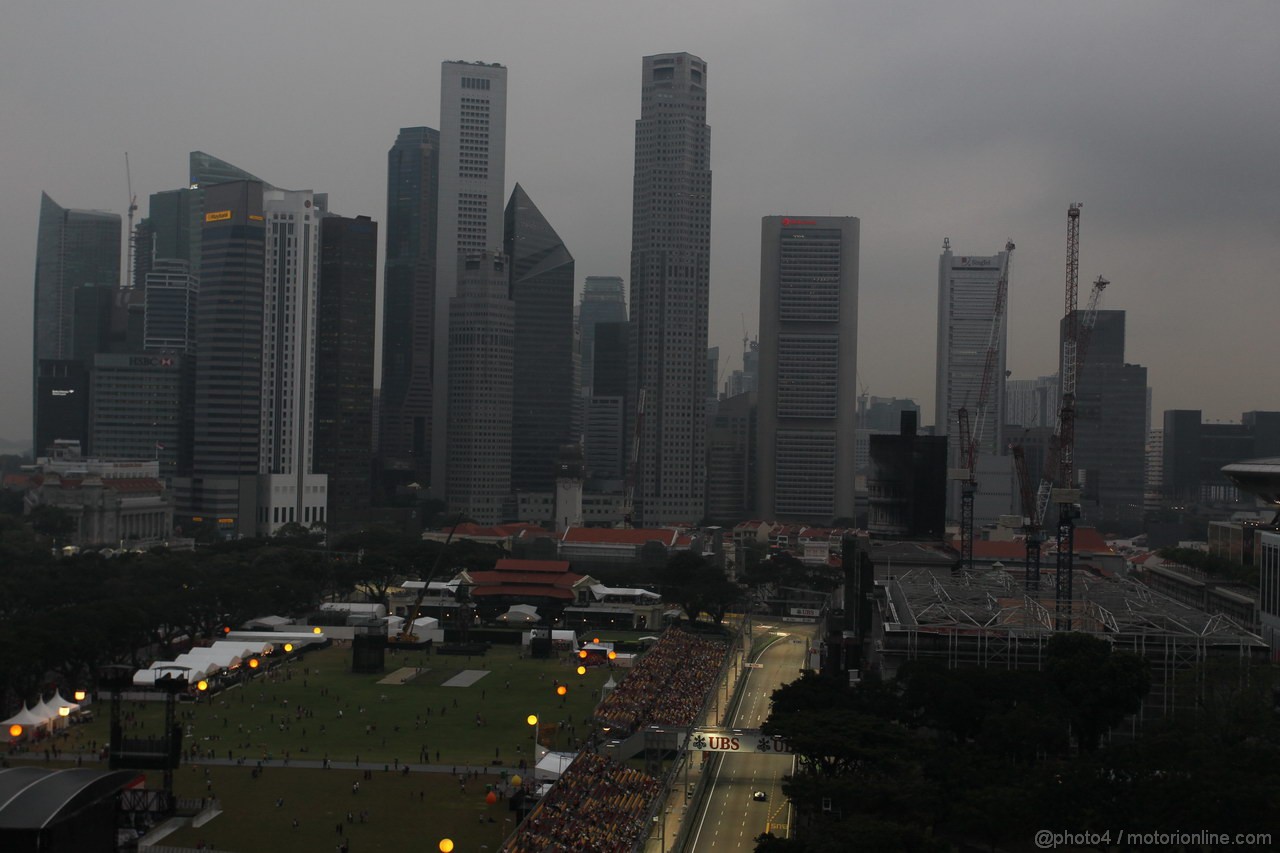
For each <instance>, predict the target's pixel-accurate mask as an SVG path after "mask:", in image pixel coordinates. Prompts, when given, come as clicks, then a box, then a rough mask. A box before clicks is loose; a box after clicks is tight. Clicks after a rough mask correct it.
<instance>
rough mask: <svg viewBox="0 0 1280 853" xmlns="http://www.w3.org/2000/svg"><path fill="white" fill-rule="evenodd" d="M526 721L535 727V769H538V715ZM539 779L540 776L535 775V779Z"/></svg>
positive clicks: (530, 716) (528, 717)
mask: <svg viewBox="0 0 1280 853" xmlns="http://www.w3.org/2000/svg"><path fill="white" fill-rule="evenodd" d="M524 721H525V722H526V723H528V724H529V725H530V726H532V727H533V768H531V769H536V767H537V764H538V715H537V714H530V715H529V716H527V717H525V718H524ZM537 778H538V774H537V773H536V772H535V773H534V779H537Z"/></svg>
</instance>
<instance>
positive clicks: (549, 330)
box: [504, 184, 575, 492]
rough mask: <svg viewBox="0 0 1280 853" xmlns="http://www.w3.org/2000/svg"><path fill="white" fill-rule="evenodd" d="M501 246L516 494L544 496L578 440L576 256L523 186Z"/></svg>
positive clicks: (513, 201)
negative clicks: (510, 342) (567, 447)
mask: <svg viewBox="0 0 1280 853" xmlns="http://www.w3.org/2000/svg"><path fill="white" fill-rule="evenodd" d="M504 245H505V248H506V253H507V257H508V258H509V259H510V269H511V299H512V301H514V302H515V309H516V340H515V385H514V389H515V390H514V399H513V413H512V425H511V488H512V490H513V491H517V492H545V491H550V490H551V489H552V488H554V487H555V476H556V459H557V458H558V456H557V454H559V452H560V446H561V445H564V444H571V443H573V442H574V440H575V438H574V436H573V432H572V419H571V418H570V412H571V411H572V408H573V397H574V376H573V256H572V255H570V254H569V250H568V249H566V248H565V245H564V241H562V240H561V239H560V236H559V235H558V234H556V232H555V229H553V228H552V227H551V225H550V224H549V223H548V222H547V220H546V219H545V218H544V217H543V215H542V212H541V211H539V210H538V208H537V207H536V206H535V205H534V203H533V202H532V201H530V200H529V196H528V194H527V193H526V192H525V191H524V189H523V188H522V187H521V186H520V185H519V184H516V188H515V190H514V191H513V192H512V193H511V200H510V201H509V202H508V203H507V212H506V228H505V240H504Z"/></svg>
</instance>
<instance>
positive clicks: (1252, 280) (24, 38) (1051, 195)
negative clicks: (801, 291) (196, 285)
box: [0, 0, 1280, 437]
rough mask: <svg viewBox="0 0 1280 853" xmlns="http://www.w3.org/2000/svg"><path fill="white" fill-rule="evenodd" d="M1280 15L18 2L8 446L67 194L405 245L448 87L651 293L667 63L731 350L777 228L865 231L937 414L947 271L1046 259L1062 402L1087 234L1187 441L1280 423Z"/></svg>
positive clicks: (715, 316) (864, 371)
mask: <svg viewBox="0 0 1280 853" xmlns="http://www.w3.org/2000/svg"><path fill="white" fill-rule="evenodd" d="M1277 43H1280V6H1277V5H1276V4H1275V3H1273V2H1266V0H1261V2H1253V3H1232V4H1228V5H1226V6H1215V7H1213V8H1212V10H1211V9H1210V7H1209V6H1207V5H1206V4H1204V3H1197V2H1134V3H1124V4H1115V3H1076V4H1071V5H1058V4H1054V5H1052V6H1050V4H1028V3H1024V2H1007V3H997V2H969V3H963V4H957V3H941V2H936V3H912V4H882V3H865V4H863V3H850V2H841V0H831V2H794V3H778V2H772V3H764V2H742V0H734V1H733V2H730V0H720V2H701V3H694V4H689V3H677V2H653V3H646V4H642V5H636V4H612V3H591V2H574V0H540V2H536V3H530V2H505V3H496V2H493V3H472V4H466V5H465V6H462V7H461V8H454V7H453V6H449V5H442V4H422V3H413V2H379V3H373V4H367V5H366V6H365V7H363V8H361V9H355V8H352V7H351V6H350V5H349V4H337V3H311V2H306V3H304V2H297V1H296V0H295V2H276V3H261V2H253V3H250V2H240V0H226V2H220V3H218V4H216V5H209V4H163V5H162V4H154V3H145V2H114V3H111V4H99V3H91V2H87V1H86V0H81V2H68V3H61V4H49V3H42V2H36V0H18V1H17V2H11V3H8V4H6V10H5V15H4V27H3V30H2V31H0V116H3V136H2V137H0V199H2V200H3V203H2V204H0V258H3V259H4V263H3V266H2V267H0V318H2V319H0V324H3V326H2V328H3V331H4V334H3V335H2V336H0V354H2V355H3V357H4V359H5V361H6V362H7V363H8V364H10V365H14V366H16V369H13V370H10V371H7V372H6V374H5V376H4V378H2V379H0V399H3V400H5V401H6V402H7V403H8V404H9V405H7V406H6V407H5V408H4V411H3V414H0V436H12V437H22V436H25V435H26V434H27V432H28V431H29V423H28V420H29V416H28V411H29V410H28V400H29V394H30V389H29V370H28V365H29V359H30V327H31V281H32V274H33V268H34V251H35V233H36V214H37V210H38V204H39V197H40V192H41V190H46V191H48V192H49V193H50V194H51V195H52V196H53V197H54V198H55V199H57V200H58V201H59V202H60V203H63V204H65V205H69V206H76V207H98V208H107V209H112V210H116V211H118V212H121V213H123V211H124V207H125V204H126V202H127V197H126V192H125V180H124V163H123V152H124V151H126V150H127V151H129V152H130V159H131V162H132V164H133V174H134V191H135V192H136V193H137V194H138V195H139V197H140V198H141V199H142V205H143V211H142V212H143V213H145V208H146V204H145V200H146V196H147V195H148V194H149V193H151V192H155V191H158V190H162V189H169V188H172V187H176V186H179V185H180V184H181V183H182V181H183V180H184V178H185V164H186V152H187V151H189V150H192V149H201V150H205V151H209V152H211V153H213V154H216V155H217V156H219V157H222V158H224V159H227V160H230V161H231V162H233V163H236V164H238V165H241V166H243V167H244V168H247V169H249V170H251V171H253V172H255V173H257V174H260V175H263V176H264V177H266V178H267V179H269V180H271V181H272V182H274V183H277V184H279V185H282V186H289V187H299V188H301V187H311V188H314V189H317V190H322V191H327V192H329V193H330V197H331V201H332V205H333V207H334V209H335V210H337V211H339V212H342V213H345V214H348V215H354V214H358V213H365V214H370V215H372V216H374V217H375V218H377V219H380V220H381V219H382V218H383V215H384V208H385V198H384V193H385V168H386V167H385V155H386V150H387V148H388V147H389V146H390V145H391V142H392V141H393V140H394V138H395V134H396V130H397V129H398V128H399V127H401V126H406V125H413V124H435V122H436V115H437V109H438V107H437V100H438V91H439V64H440V61H441V60H444V59H484V60H488V61H500V62H502V63H504V64H506V65H508V66H509V67H510V69H511V72H510V74H511V84H510V105H509V115H508V125H509V138H508V155H507V156H508V162H507V177H508V181H509V183H514V182H515V181H517V180H518V181H520V182H521V183H522V184H523V185H524V186H525V187H526V188H527V189H528V191H529V192H530V194H531V196H533V197H534V198H535V199H537V203H538V205H539V207H540V208H541V209H542V210H543V212H544V213H545V214H546V215H547V217H548V218H549V219H550V220H551V222H552V223H553V225H554V226H555V228H556V229H557V231H559V233H560V234H561V236H562V237H564V239H565V240H566V242H567V243H568V245H569V247H570V250H571V251H572V252H573V253H574V255H575V257H576V258H577V259H578V270H579V273H580V274H581V275H588V274H613V273H616V274H621V275H626V274H627V272H628V267H629V260H628V258H629V252H630V245H629V241H630V205H631V166H632V163H631V157H632V145H633V139H632V137H633V133H634V122H635V119H636V117H637V115H638V111H639V81H638V76H639V68H640V57H641V56H642V55H643V54H645V53H653V52H659V51H668V50H689V51H691V52H694V53H697V54H699V55H701V56H702V57H703V58H704V59H706V60H707V61H708V63H709V87H710V91H709V122H710V124H711V127H712V169H713V171H714V201H713V220H712V306H711V307H712V326H711V328H712V340H711V343H712V344H719V345H720V346H721V352H722V363H724V362H726V361H727V363H726V364H725V367H726V368H729V369H731V368H732V367H733V366H734V361H735V360H736V356H729V354H730V353H736V352H737V351H738V349H739V347H740V339H741V336H742V331H741V329H742V323H743V319H744V318H745V322H746V324H747V326H748V328H749V329H750V330H751V331H752V333H754V329H755V325H756V315H757V313H758V280H759V270H758V264H759V220H760V217H761V216H764V215H767V214H771V213H822V214H827V213H831V214H847V215H855V216H860V217H861V218H862V265H861V300H860V315H861V331H860V342H859V373H860V374H861V377H862V381H863V382H864V383H866V384H867V385H868V386H869V387H870V389H871V391H872V393H876V394H884V395H898V396H914V397H916V398H917V399H919V400H920V401H921V402H922V403H923V404H925V408H926V419H927V418H929V417H931V412H929V411H928V410H929V408H930V402H931V400H932V394H933V387H932V385H933V358H934V325H935V322H936V321H935V315H934V312H935V307H934V301H935V286H936V280H935V279H936V258H937V252H938V249H939V248H940V245H941V241H942V238H943V237H944V236H949V237H951V239H952V241H953V243H954V244H955V245H956V246H957V247H959V248H962V250H963V251H966V252H973V253H978V252H982V253H986V252H993V251H995V250H996V249H997V248H999V247H1000V246H1001V245H1003V243H1004V241H1005V239H1007V238H1012V239H1014V240H1015V241H1016V242H1017V243H1018V253H1017V259H1016V261H1015V270H1014V281H1013V283H1012V286H1011V293H1010V319H1011V326H1010V346H1011V357H1010V361H1009V363H1010V367H1011V369H1012V370H1013V371H1014V373H1015V375H1017V376H1034V375H1037V374H1041V373H1048V372H1051V371H1052V370H1053V367H1054V363H1055V347H1056V330H1057V317H1058V313H1059V312H1060V310H1061V301H1062V296H1061V291H1062V265H1063V253H1064V233H1065V211H1066V206H1067V203H1068V202H1070V201H1076V200H1079V201H1084V202H1085V212H1084V221H1083V234H1084V240H1083V250H1082V277H1083V278H1085V279H1086V280H1087V279H1091V278H1092V277H1094V276H1096V275H1097V274H1099V273H1104V274H1106V275H1107V277H1108V278H1110V279H1112V281H1113V282H1114V284H1113V287H1112V289H1111V290H1110V291H1109V293H1108V299H1107V304H1108V306H1109V307H1113V308H1124V309H1126V310H1127V311H1128V312H1129V357H1130V359H1131V360H1135V361H1139V362H1142V363H1145V364H1147V365H1148V367H1149V368H1150V379H1151V383H1152V385H1153V386H1154V389H1155V405H1156V410H1157V412H1158V411H1159V410H1161V409H1163V408H1170V407H1196V408H1204V409H1205V410H1206V414H1207V415H1208V416H1211V417H1236V416H1238V415H1239V412H1240V411H1241V410H1244V409H1249V408H1266V407H1272V408H1274V406H1275V403H1274V397H1275V394H1274V391H1273V386H1274V384H1275V367H1274V365H1275V363H1276V361H1277V358H1276V357H1277V355H1280V346H1277V344H1276V343H1275V340H1276V338H1275V335H1274V329H1273V327H1274V319H1275V317H1276V316H1280V289H1277V287H1276V273H1275V271H1276V270H1277V269H1280V257H1277V255H1278V254H1280V252H1278V250H1277V242H1276V234H1277V225H1278V224H1280V223H1277V215H1276V204H1275V201H1274V199H1275V198H1277V197H1278V196H1280V170H1277V169H1276V168H1275V166H1274V147H1275V140H1276V139H1278V138H1280V110H1277V109H1276V106H1277V103H1276V101H1277V98H1276V95H1275V92H1277V91H1280V63H1277V62H1276V61H1275V45H1276V44H1277Z"/></svg>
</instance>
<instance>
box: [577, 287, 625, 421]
mask: <svg viewBox="0 0 1280 853" xmlns="http://www.w3.org/2000/svg"><path fill="white" fill-rule="evenodd" d="M626 321H627V296H626V285H625V284H623V282H622V276H617V275H589V276H587V278H586V281H584V282H583V285H582V300H581V301H580V302H579V304H578V333H579V335H580V336H581V344H580V350H581V356H582V376H581V382H580V383H579V384H580V386H581V387H582V393H583V395H584V396H587V397H590V396H591V383H592V377H593V376H594V375H595V374H594V369H595V361H594V360H595V345H596V325H597V324H598V323H625V322H626Z"/></svg>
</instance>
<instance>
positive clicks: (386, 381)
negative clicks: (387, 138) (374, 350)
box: [378, 127, 440, 489]
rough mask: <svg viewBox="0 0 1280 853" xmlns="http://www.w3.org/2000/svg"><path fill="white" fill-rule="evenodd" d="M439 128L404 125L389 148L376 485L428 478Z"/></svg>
mask: <svg viewBox="0 0 1280 853" xmlns="http://www.w3.org/2000/svg"><path fill="white" fill-rule="evenodd" d="M439 180H440V132H439V131H437V130H433V129H432V128H429V127H402V128H401V129H400V135H399V136H398V137H396V143H395V145H393V146H392V147H391V150H390V151H389V152H387V223H386V234H387V249H386V252H387V254H386V265H385V267H384V273H383V300H382V386H381V396H380V399H379V411H378V456H379V459H380V460H381V463H380V467H381V469H382V471H381V472H380V478H381V480H382V483H381V485H382V487H383V488H386V489H390V488H393V487H394V486H396V485H408V484H409V483H412V482H418V483H422V484H425V483H429V482H431V464H430V463H431V452H430V450H431V362H432V339H433V337H434V330H433V327H432V322H433V321H432V318H433V317H434V316H435V281H436V212H437V210H436V205H437V201H438V199H437V195H438V188H439Z"/></svg>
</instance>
